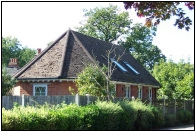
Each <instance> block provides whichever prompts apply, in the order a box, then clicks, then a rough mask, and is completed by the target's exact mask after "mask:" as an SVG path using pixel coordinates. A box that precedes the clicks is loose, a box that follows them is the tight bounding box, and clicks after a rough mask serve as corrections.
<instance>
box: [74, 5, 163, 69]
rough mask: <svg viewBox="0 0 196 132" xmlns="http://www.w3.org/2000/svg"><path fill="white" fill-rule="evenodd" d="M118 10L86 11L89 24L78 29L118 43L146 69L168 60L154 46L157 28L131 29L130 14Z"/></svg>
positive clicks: (138, 27) (113, 8)
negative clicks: (128, 50)
mask: <svg viewBox="0 0 196 132" xmlns="http://www.w3.org/2000/svg"><path fill="white" fill-rule="evenodd" d="M118 10H119V9H118V8H117V6H112V5H109V6H108V7H105V8H95V9H91V10H90V11H86V13H85V15H84V16H86V17H88V19H87V23H86V24H85V25H84V26H81V27H78V28H77V29H78V31H79V32H81V33H84V34H86V35H89V36H92V37H95V38H98V39H101V40H104V41H108V42H114V41H116V42H117V43H118V44H121V45H123V46H124V47H126V49H131V51H132V52H131V54H132V55H133V56H134V57H135V58H136V59H137V60H138V61H139V62H141V64H143V65H144V66H145V67H146V69H148V70H152V68H153V66H154V63H155V62H158V60H159V59H161V58H163V59H165V58H166V57H165V56H164V55H163V54H162V53H161V50H160V49H159V48H158V47H157V46H155V45H152V41H153V35H155V33H156V28H155V27H152V28H151V29H148V28H146V27H145V26H142V25H141V24H135V25H134V26H132V27H131V28H130V25H131V23H132V22H131V19H129V16H128V13H127V12H122V13H118ZM122 16H123V17H122ZM120 23H123V24H120ZM119 24H120V25H119ZM118 25H119V26H120V27H119V26H118ZM122 38H123V39H122Z"/></svg>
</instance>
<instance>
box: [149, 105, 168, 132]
mask: <svg viewBox="0 0 196 132" xmlns="http://www.w3.org/2000/svg"><path fill="white" fill-rule="evenodd" d="M148 107H149V109H151V111H152V113H153V114H154V120H153V123H152V124H153V127H152V128H159V127H162V126H164V125H165V119H164V115H163V113H162V111H161V110H160V109H158V108H157V107H155V106H152V105H149V106H148Z"/></svg>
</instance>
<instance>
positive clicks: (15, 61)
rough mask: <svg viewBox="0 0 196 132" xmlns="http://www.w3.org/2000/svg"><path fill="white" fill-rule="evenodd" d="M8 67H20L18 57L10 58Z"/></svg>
mask: <svg viewBox="0 0 196 132" xmlns="http://www.w3.org/2000/svg"><path fill="white" fill-rule="evenodd" d="M8 67H10V68H17V69H18V68H19V65H18V59H17V58H10V62H9V64H8Z"/></svg>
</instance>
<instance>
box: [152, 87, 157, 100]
mask: <svg viewBox="0 0 196 132" xmlns="http://www.w3.org/2000/svg"><path fill="white" fill-rule="evenodd" d="M156 93H157V88H152V99H156V98H157V96H156Z"/></svg>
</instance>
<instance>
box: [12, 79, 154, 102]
mask: <svg viewBox="0 0 196 132" xmlns="http://www.w3.org/2000/svg"><path fill="white" fill-rule="evenodd" d="M43 83H48V95H71V93H70V91H69V87H72V88H73V89H74V91H75V93H76V92H77V90H78V88H77V87H76V85H75V82H73V81H68V82H67V81H62V82H59V81H58V82H42V84H43ZM16 86H21V89H20V94H21V95H22V94H24V95H33V83H32V82H17V83H16V85H15V87H16ZM130 87H131V94H130V98H131V97H132V96H134V97H135V98H137V97H138V86H137V85H131V86H130ZM156 89H157V88H152V98H153V99H155V98H156ZM125 96H126V87H125V85H124V84H116V97H125ZM142 98H143V99H147V98H148V87H144V86H143V87H142Z"/></svg>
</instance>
